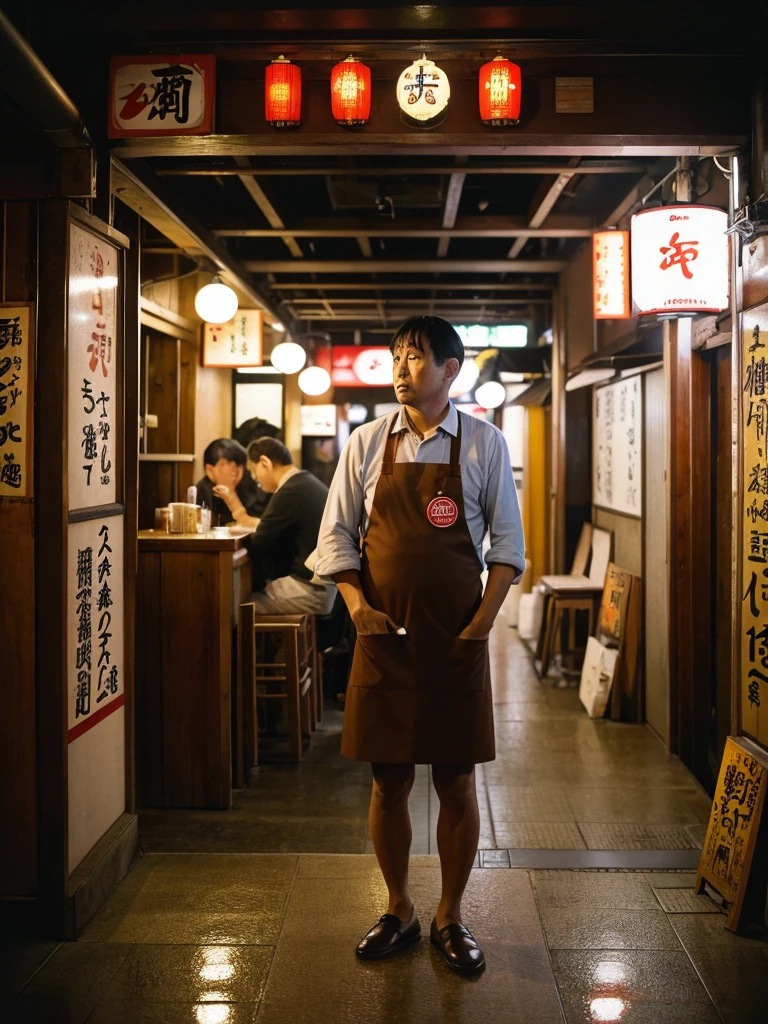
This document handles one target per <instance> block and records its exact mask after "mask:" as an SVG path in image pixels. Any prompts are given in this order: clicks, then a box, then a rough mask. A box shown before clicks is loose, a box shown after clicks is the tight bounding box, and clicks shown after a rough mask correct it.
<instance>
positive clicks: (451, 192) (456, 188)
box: [437, 173, 466, 259]
mask: <svg viewBox="0 0 768 1024" xmlns="http://www.w3.org/2000/svg"><path fill="white" fill-rule="evenodd" d="M465 178H466V174H464V173H461V174H452V175H451V177H450V179H449V181H448V188H447V190H446V193H445V204H444V206H443V230H445V231H446V232H448V231H453V229H454V228H455V227H456V218H457V217H458V215H459V204H460V203H461V193H462V190H463V188H464V179H465ZM438 237H439V239H440V241H439V242H438V243H437V255H438V258H439V259H444V258H445V257H446V256H447V255H448V246H449V245H450V244H451V235H450V234H449V233H446V234H442V235H439V236H438Z"/></svg>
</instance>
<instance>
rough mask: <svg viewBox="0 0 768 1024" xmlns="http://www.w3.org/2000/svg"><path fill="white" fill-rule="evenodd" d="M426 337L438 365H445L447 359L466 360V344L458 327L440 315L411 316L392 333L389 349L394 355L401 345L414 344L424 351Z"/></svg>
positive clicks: (420, 350)
mask: <svg viewBox="0 0 768 1024" xmlns="http://www.w3.org/2000/svg"><path fill="white" fill-rule="evenodd" d="M424 338H426V339H427V341H428V342H429V347H430V348H431V349H432V355H433V356H434V357H435V363H437V365H438V366H443V365H444V364H445V361H446V360H447V359H458V361H459V364H461V363H463V362H464V346H463V344H462V342H461V338H460V337H459V335H458V332H457V331H456V328H455V327H453V326H452V325H451V324H449V323H448V321H447V320H443V318H442V317H439V316H411V317H409V318H408V319H407V320H406V321H405V322H404V323H402V324H400V326H399V327H398V328H397V330H396V331H395V333H394V334H393V335H392V341H391V342H390V343H389V351H390V352H392V354H393V355H394V352H395V349H396V348H397V347H398V346H399V345H413V347H414V348H416V349H418V350H419V352H423V351H424V341H423V339H424Z"/></svg>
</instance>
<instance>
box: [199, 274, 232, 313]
mask: <svg viewBox="0 0 768 1024" xmlns="http://www.w3.org/2000/svg"><path fill="white" fill-rule="evenodd" d="M195 311H196V312H197V315H198V316H199V317H200V319H201V320H205V322H206V323H208V324H225V323H227V322H228V321H229V320H231V319H232V317H233V316H234V315H235V313H236V312H237V295H236V294H235V292H234V291H233V290H232V289H231V288H230V287H229V285H228V284H223V283H222V282H221V281H219V279H218V278H214V280H213V281H212V282H211V283H210V284H206V285H204V287H202V288H201V289H200V291H199V292H198V293H197V295H196V296H195Z"/></svg>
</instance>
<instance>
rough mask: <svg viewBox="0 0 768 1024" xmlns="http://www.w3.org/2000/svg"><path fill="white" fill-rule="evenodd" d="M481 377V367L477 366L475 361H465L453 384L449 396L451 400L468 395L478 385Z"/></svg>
mask: <svg viewBox="0 0 768 1024" xmlns="http://www.w3.org/2000/svg"><path fill="white" fill-rule="evenodd" d="M479 376H480V367H479V366H478V365H477V363H476V362H475V360H474V359H465V360H464V362H463V364H462V367H461V369H460V370H459V373H458V376H457V377H456V379H455V380H454V382H453V384H451V390H450V391H449V396H450V397H451V398H461V396H462V395H466V393H467V392H468V391H471V390H472V388H473V387H474V386H475V384H476V383H477V378H478V377H479Z"/></svg>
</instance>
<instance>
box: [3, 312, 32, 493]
mask: <svg viewBox="0 0 768 1024" xmlns="http://www.w3.org/2000/svg"><path fill="white" fill-rule="evenodd" d="M34 309H35V307H34V303H32V302H17V303H7V302H3V303H0V497H3V496H5V497H9V498H11V497H13V498H31V497H32V430H33V416H32V414H33V410H34V401H33V396H32V387H33V385H34V380H35V374H34V370H33V365H32V361H33V359H34V353H35V337H34V322H35V315H34Z"/></svg>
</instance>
